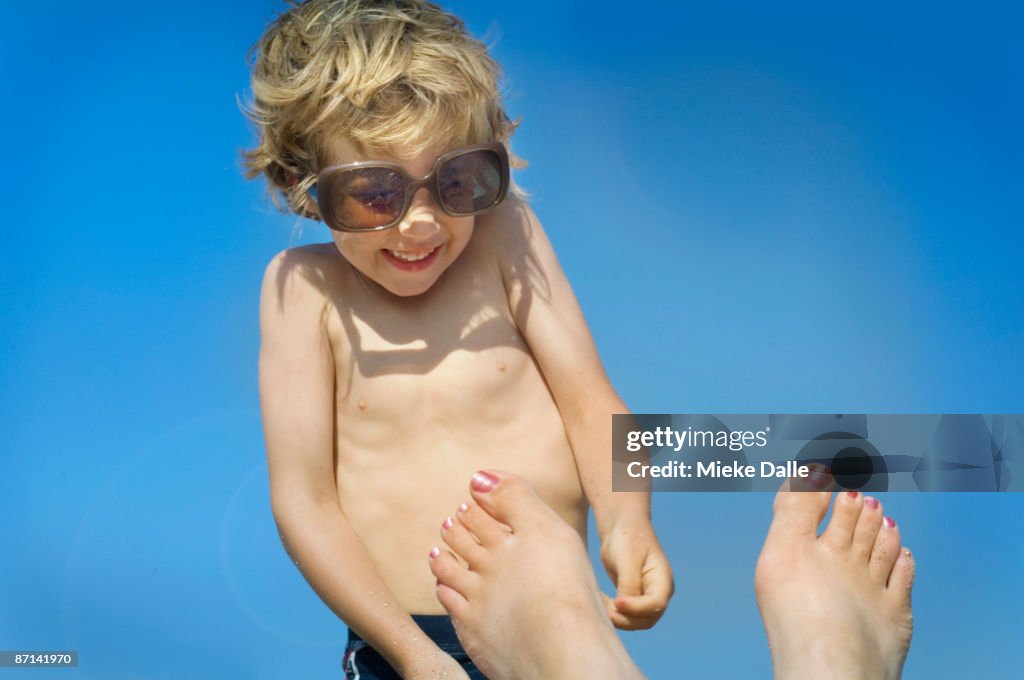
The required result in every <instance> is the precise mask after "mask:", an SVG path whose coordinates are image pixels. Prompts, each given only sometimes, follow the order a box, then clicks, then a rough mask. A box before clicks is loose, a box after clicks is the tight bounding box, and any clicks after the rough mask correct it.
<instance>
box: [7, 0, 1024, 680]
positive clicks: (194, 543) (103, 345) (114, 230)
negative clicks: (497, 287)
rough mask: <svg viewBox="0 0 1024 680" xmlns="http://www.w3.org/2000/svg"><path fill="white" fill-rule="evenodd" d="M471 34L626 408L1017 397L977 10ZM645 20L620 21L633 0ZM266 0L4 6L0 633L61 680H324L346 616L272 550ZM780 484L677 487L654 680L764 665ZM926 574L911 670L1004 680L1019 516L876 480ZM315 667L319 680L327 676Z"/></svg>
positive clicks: (512, 11) (1006, 404)
mask: <svg viewBox="0 0 1024 680" xmlns="http://www.w3.org/2000/svg"><path fill="white" fill-rule="evenodd" d="M446 6H447V7H449V8H450V9H452V10H453V11H455V12H456V13H457V14H459V15H460V16H462V17H464V18H465V19H466V22H467V25H468V26H469V28H470V29H471V30H472V31H473V32H474V33H475V34H476V35H480V36H484V37H486V38H487V39H488V40H489V41H490V42H492V43H493V44H494V54H495V56H496V57H497V58H498V59H499V61H500V62H501V63H502V64H503V66H504V68H505V71H506V75H507V82H506V91H507V105H508V108H509V110H510V112H511V113H512V115H513V116H514V117H521V118H522V124H521V126H520V129H519V131H518V133H517V134H516V137H515V139H514V140H513V148H514V149H515V150H516V151H517V152H518V153H519V154H521V155H522V156H524V157H526V158H527V159H528V160H529V161H530V166H529V168H527V169H526V170H524V171H521V172H520V173H519V175H518V180H519V181H520V182H521V183H522V184H523V185H524V186H525V187H526V188H527V189H529V190H530V191H531V192H532V193H533V195H534V199H533V203H534V207H535V209H536V211H537V213H538V215H539V217H540V219H541V220H542V221H543V223H544V224H545V227H546V229H547V231H548V233H549V235H550V237H551V239H552V241H553V243H554V245H555V248H556V250H557V252H558V253H559V257H560V259H561V262H562V265H563V267H564V268H565V270H566V271H567V273H568V275H569V277H570V280H571V281H572V282H573V285H574V288H575V290H576V293H577V295H578V297H579V299H580V302H581V304H582V306H583V309H584V312H585V313H586V315H587V319H588V322H589V323H590V326H591V330H592V331H593V333H594V336H595V339H596V341H597V344H598V347H599V349H600V350H601V354H602V357H603V359H604V361H605V364H606V367H607V369H608V372H609V374H610V376H611V378H612V381H613V383H614V384H615V386H616V387H617V389H618V390H619V392H620V393H621V395H622V396H623V398H624V399H625V400H626V402H627V403H628V404H629V405H630V407H631V408H633V409H634V410H636V411H638V412H665V413H669V412H681V413H688V412H692V413H730V412H731V413H743V412H751V413H769V412H825V413H832V412H856V411H866V412H876V413H877V412H883V413H884V412H924V413H928V412H944V413H958V412H980V413H998V412H1004V413H1021V412H1024V392H1022V389H1021V385H1024V297H1022V295H1021V290H1022V284H1024V274H1022V267H1021V264H1020V262H1021V242H1022V239H1021V236H1020V234H1021V227H1022V226H1024V225H1022V217H1021V215H1022V200H1024V199H1022V194H1021V192H1020V186H1021V185H1022V183H1024V182H1022V180H1024V177H1022V170H1021V167H1022V166H1021V164H1020V158H1021V156H1022V152H1024V136H1022V134H1021V132H1020V128H1019V121H1020V120H1024V95H1022V92H1024V88H1022V87H1021V76H1020V74H1021V73H1022V72H1024V50H1022V49H1021V47H1020V41H1019V40H1018V38H1019V35H1020V32H1021V28H1022V21H1021V19H1022V16H1021V11H1020V10H1019V9H1014V8H1010V7H1009V6H1008V4H1006V5H1004V4H988V3H983V4H982V5H981V6H979V7H971V8H970V9H967V8H965V7H964V6H960V5H953V4H946V3H901V4H899V5H898V6H893V5H891V4H883V3H877V2H868V3H861V4H858V5H857V6H856V7H850V8H836V7H833V6H830V5H828V4H824V5H823V4H821V3H796V2H787V3H781V4H780V3H775V4H773V5H765V4H763V3H759V4H755V3H739V2H723V3H714V4H709V3H697V4H693V5H692V6H691V5H690V4H688V3H668V2H666V3H648V4H646V5H643V6H642V9H638V10H636V11H634V12H632V13H629V12H626V11H625V10H624V9H623V8H622V6H621V5H618V4H616V5H615V6H612V5H611V4H608V5H605V4H603V3H582V2H575V3H574V2H532V1H531V2H517V3H503V4H492V3H474V2H469V1H468V0H466V1H460V2H455V3H448V4H446ZM638 7H639V6H638ZM280 8H281V5H279V4H278V3H270V2H244V3H243V2H221V3H199V4H192V5H187V4H186V5H182V4H163V5H160V4H157V5H152V4H141V3H132V4H127V3H121V2H111V3H103V4H99V3H86V2H79V3H72V2H63V3H56V4H54V3H50V4H47V5H45V6H42V5H32V4H29V3H20V4H18V5H16V6H5V7H4V8H3V9H2V10H0V26H2V28H0V31H2V32H3V36H2V37H3V40H0V55H2V59H3V63H4V64H5V65H7V66H8V67H7V68H5V69H4V70H3V71H4V73H3V76H2V77H3V79H4V86H5V91H6V92H7V93H8V94H7V96H6V98H5V101H6V103H7V105H6V106H4V107H2V109H0V117H2V121H3V128H4V130H5V131H6V145H7V148H8V150H9V161H8V163H6V164H4V168H3V170H2V171H0V172H3V175H4V186H5V187H7V189H8V191H9V195H8V199H7V201H6V209H7V217H6V219H4V220H3V221H2V223H0V231H2V235H3V242H4V244H5V245H4V247H2V248H0V291H2V298H0V301H2V305H3V309H4V312H5V313H4V323H3V324H0V385H3V389H2V390H0V425H2V426H3V431H4V432H5V433H6V434H7V437H6V443H5V445H4V446H3V447H0V456H2V459H0V460H2V462H3V468H2V469H3V472H4V474H3V475H0V517H3V518H4V522H3V524H4V526H5V534H6V536H7V545H6V548H7V549H6V550H5V551H4V557H3V559H0V601H2V602H3V606H2V607H0V648H2V649H17V648H45V649H54V648H70V649H77V650H78V651H79V652H80V656H81V660H82V662H81V667H80V668H79V670H78V671H77V672H76V675H77V676H79V677H83V678H85V677H89V678H92V677H96V678H106V677H144V678H164V677H166V678H178V677H184V676H187V677H252V678H277V677H296V676H299V677H320V676H326V675H328V674H335V673H336V672H337V670H338V664H339V661H340V650H341V646H342V643H343V638H344V627H343V625H342V624H341V623H340V622H339V621H337V620H336V619H335V618H334V617H333V616H332V615H331V614H330V612H328V611H327V609H326V607H324V606H323V605H322V604H321V603H320V601H319V600H318V599H317V598H316V596H315V595H314V594H313V593H312V591H311V590H310V589H309V587H308V586H307V585H306V583H305V582H304V581H303V580H302V578H301V576H300V575H299V574H298V572H297V570H296V569H295V568H294V566H293V565H292V564H291V563H290V561H289V560H288V559H287V556H286V555H285V554H284V551H283V550H282V549H281V547H280V543H279V541H278V538H277V535H276V531H275V529H274V525H273V521H272V518H271V515H270V510H269V504H268V496H267V493H268V492H267V480H266V466H265V463H264V459H263V444H262V435H261V430H260V420H259V411H258V407H259V404H258V395H257V391H256V355H257V350H258V340H259V339H258V328H257V303H258V293H259V283H260V277H261V274H262V271H263V267H264V266H265V264H266V262H267V261H268V260H269V258H270V257H271V256H272V255H273V254H274V253H276V252H277V251H279V250H281V249H282V248H285V247H288V246H289V245H296V244H299V243H310V242H317V241H322V240H325V239H326V238H327V234H326V232H325V231H324V228H323V227H322V226H320V225H317V224H314V223H311V222H302V221H299V220H297V219H296V218H294V217H288V216H284V215H280V214H278V213H276V212H275V211H274V210H273V209H272V208H271V207H270V205H269V203H268V202H267V201H266V199H265V197H264V194H263V187H262V185H261V184H258V183H250V182H246V181H244V180H243V179H242V177H241V174H240V171H239V161H238V153H239V150H240V149H242V148H244V147H245V146H247V145H249V144H250V143H251V142H252V139H253V137H252V132H251V130H250V129H249V128H248V127H247V125H246V123H245V121H244V120H243V117H242V116H241V114H240V112H239V109H238V104H237V100H236V97H239V96H242V97H244V94H245V89H246V87H247V71H246V64H245V60H244V56H245V53H246V50H247V49H248V47H249V46H250V45H251V44H252V43H253V42H255V40H256V39H257V37H258V36H259V34H260V32H261V31H262V28H263V26H264V25H265V23H266V22H267V21H268V20H269V19H270V18H271V17H272V16H273V14H274V13H275V12H276V11H278V10H279V9H280ZM770 500H771V499H770V496H767V495H760V494H748V495H733V494H701V495H690V494H686V495H684V494H664V495H660V496H658V497H657V498H656V499H655V518H656V520H655V521H656V526H657V528H658V530H659V533H660V535H661V536H662V540H663V542H664V543H665V547H666V550H667V552H668V553H669V557H670V559H671V560H672V562H673V564H674V566H675V569H676V571H677V574H678V584H679V589H678V593H677V595H676V598H675V600H674V602H673V605H672V607H671V608H670V610H669V612H668V613H667V615H666V616H665V618H664V619H663V621H662V622H661V623H660V624H659V625H658V626H657V627H656V628H655V629H654V630H652V631H649V632H644V633H633V634H628V635H626V636H625V639H626V641H627V644H628V646H629V648H630V650H631V651H632V652H633V653H634V655H635V657H636V658H637V659H638V660H639V662H640V664H641V666H642V667H643V668H644V669H645V670H646V671H647V672H648V673H649V674H650V676H651V677H652V678H676V677H681V674H682V673H683V672H684V671H685V672H687V673H688V674H690V675H692V676H693V677H723V678H724V677H765V676H766V675H767V673H768V669H769V658H768V652H767V648H766V645H765V643H764V639H763V634H762V632H761V630H760V622H759V619H758V616H757V611H756V607H755V605H754V600H753V588H752V584H751V580H752V579H751V574H752V568H753V562H754V559H755V557H756V554H757V552H758V550H759V547H760V542H761V540H762V538H763V534H764V529H765V527H766V526H767V522H768V520H769V511H770ZM882 501H883V503H885V505H886V508H887V509H888V511H889V513H890V514H892V515H893V516H894V517H896V519H897V520H898V521H899V523H900V527H901V529H902V530H903V534H904V537H905V541H906V543H907V545H909V546H910V547H911V548H913V550H914V552H915V555H916V557H917V559H918V563H919V578H918V585H917V589H916V593H915V609H916V614H917V629H916V633H915V637H914V643H913V647H912V650H911V654H910V659H909V661H908V664H907V672H906V675H905V677H907V678H926V677H927V678H933V677H961V676H964V675H967V674H968V673H969V674H971V675H973V676H974V677H984V678H1010V677H1017V676H1019V675H1020V673H1021V669H1022V668H1024V660H1022V659H1021V655H1020V654H1021V653H1020V650H1019V641H1020V631H1021V630H1022V626H1024V613H1022V612H1024V585H1022V583H1021V580H1020V573H1021V570H1022V568H1024V545H1022V543H1021V541H1020V537H1021V536H1022V535H1024V496H1022V495H1020V494H1006V495H1002V496H998V495H983V494H931V495H928V494H917V495H898V494H889V495H885V496H883V498H882ZM335 677H336V676H335Z"/></svg>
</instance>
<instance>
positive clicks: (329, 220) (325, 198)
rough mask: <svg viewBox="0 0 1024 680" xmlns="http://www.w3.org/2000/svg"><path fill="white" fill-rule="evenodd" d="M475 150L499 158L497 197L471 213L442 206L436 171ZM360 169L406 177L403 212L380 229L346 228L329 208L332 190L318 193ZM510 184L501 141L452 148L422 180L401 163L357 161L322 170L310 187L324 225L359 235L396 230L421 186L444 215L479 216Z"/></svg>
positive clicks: (497, 201)
mask: <svg viewBox="0 0 1024 680" xmlns="http://www.w3.org/2000/svg"><path fill="white" fill-rule="evenodd" d="M475 151H492V152H494V155H495V156H497V158H498V166H499V167H498V171H499V172H500V173H501V186H500V187H499V189H498V195H497V197H496V198H495V200H494V201H493V202H492V203H491V204H490V205H488V206H487V207H485V208H481V209H479V210H473V211H471V212H465V213H461V212H452V211H450V210H448V208H447V207H445V205H444V201H442V200H441V196H440V193H441V192H440V189H439V188H438V184H437V172H438V170H439V169H440V168H441V166H442V165H444V164H445V163H447V162H448V161H450V160H452V159H453V158H457V157H459V156H463V155H466V154H469V153H473V152H475ZM362 168H384V169H387V170H395V171H397V172H398V173H399V174H400V175H401V176H402V177H404V178H405V181H406V185H405V202H404V204H403V205H402V210H401V211H400V212H399V213H398V217H396V218H395V219H394V220H392V221H391V222H388V223H387V224H384V225H381V226H379V227H349V226H346V225H344V224H342V223H341V222H340V221H339V220H338V219H337V218H336V217H335V216H334V210H333V208H332V206H331V193H332V192H331V190H330V189H329V188H328V190H327V191H318V190H317V187H321V186H322V187H331V186H332V184H331V180H332V179H333V178H334V177H335V176H337V175H338V174H340V173H343V172H348V171H350V170H359V169H362ZM509 183H510V178H509V161H508V151H506V150H505V145H504V144H502V143H501V142H490V143H486V144H473V145H471V146H464V147H461V148H459V149H454V150H452V151H449V152H448V153H445V154H443V155H441V156H438V157H437V159H436V160H435V161H434V165H433V166H432V167H431V168H430V172H429V173H427V174H426V176H424V177H419V178H417V177H412V176H411V175H409V173H408V172H407V171H406V170H405V168H404V167H402V165H401V164H400V163H393V162H390V161H357V162H355V163H345V164H343V165H332V166H329V167H326V168H324V169H323V170H321V171H320V173H319V174H318V175H317V180H316V184H315V185H314V186H313V187H311V188H310V190H309V191H310V194H311V195H312V196H313V198H314V199H316V203H317V207H318V208H319V209H320V217H321V219H323V221H324V224H326V225H327V226H328V227H330V228H331V229H333V230H335V231H346V232H353V233H362V232H368V231H384V230H385V229H391V228H393V227H395V226H396V225H397V224H398V223H399V222H401V221H402V219H404V218H405V216H406V215H407V214H408V213H409V206H410V205H411V204H412V197H413V196H415V195H416V192H417V191H419V190H420V189H421V188H422V187H426V188H427V189H428V190H429V191H430V195H431V196H433V198H434V203H435V204H436V205H437V207H438V208H440V209H441V210H442V211H443V212H444V213H445V214H446V215H451V216H452V217H469V216H470V215H479V214H480V213H483V212H487V211H488V210H490V209H491V208H494V207H495V206H497V205H498V204H500V203H501V202H502V201H504V200H505V196H506V194H507V193H508V187H509Z"/></svg>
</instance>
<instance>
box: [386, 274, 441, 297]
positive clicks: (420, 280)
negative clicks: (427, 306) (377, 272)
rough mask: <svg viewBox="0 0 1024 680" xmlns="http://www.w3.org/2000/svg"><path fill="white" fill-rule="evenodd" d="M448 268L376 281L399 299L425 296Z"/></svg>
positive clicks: (399, 275)
mask: <svg viewBox="0 0 1024 680" xmlns="http://www.w3.org/2000/svg"><path fill="white" fill-rule="evenodd" d="M445 269H446V268H440V267H438V268H437V269H436V270H433V271H425V272H420V273H417V274H403V273H399V274H398V275H397V276H389V277H387V278H386V279H385V280H381V279H375V281H376V283H377V285H378V286H380V287H381V288H383V289H384V290H386V291H387V292H389V293H391V294H392V295H396V296H398V297H416V296H417V295H423V294H424V293H426V292H427V291H428V290H430V289H431V288H433V287H434V285H435V284H436V283H437V281H438V279H440V278H441V275H442V274H444V272H445Z"/></svg>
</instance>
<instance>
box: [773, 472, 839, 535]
mask: <svg viewBox="0 0 1024 680" xmlns="http://www.w3.org/2000/svg"><path fill="white" fill-rule="evenodd" d="M831 487H832V480H831V476H830V475H829V474H828V472H827V471H822V470H821V469H820V468H819V469H818V470H817V471H815V472H812V473H811V476H810V477H809V478H808V479H799V478H792V479H788V480H786V481H785V482H783V484H782V488H780V489H779V492H778V493H777V494H776V495H775V506H774V511H775V515H774V517H773V518H772V525H771V528H770V529H769V530H768V541H777V540H784V539H787V538H790V537H811V538H813V537H815V536H816V535H817V532H818V525H819V524H821V520H822V518H823V517H825V512H826V511H828V503H829V499H830V498H831V497H832V491H831V490H830V489H831Z"/></svg>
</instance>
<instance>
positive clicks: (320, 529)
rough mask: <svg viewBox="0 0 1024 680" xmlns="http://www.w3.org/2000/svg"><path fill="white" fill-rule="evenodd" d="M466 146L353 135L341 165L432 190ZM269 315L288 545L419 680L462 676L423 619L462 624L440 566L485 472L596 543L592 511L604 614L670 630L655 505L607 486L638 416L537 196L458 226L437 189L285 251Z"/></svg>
mask: <svg viewBox="0 0 1024 680" xmlns="http://www.w3.org/2000/svg"><path fill="white" fill-rule="evenodd" d="M459 146H460V145H458V144H456V145H454V146H446V145H435V146H433V147H430V148H427V149H426V150H424V151H423V152H422V153H418V154H415V155H414V156H413V157H411V158H409V157H406V156H407V155H406V154H403V153H401V150H400V149H398V150H395V153H390V154H380V155H374V156H373V157H371V158H367V157H365V156H364V155H362V154H360V153H359V152H358V150H357V149H356V148H355V147H354V146H352V145H351V144H349V143H348V142H346V141H344V140H341V139H338V140H335V141H334V142H333V143H332V144H331V145H330V146H329V148H328V149H327V151H328V158H327V159H326V160H327V161H328V162H329V163H330V164H332V165H335V164H345V163H352V162H357V161H366V160H373V161H391V162H398V163H400V164H401V165H402V167H403V168H404V170H405V172H407V173H408V174H409V175H410V176H411V177H414V178H419V177H423V176H425V175H427V174H428V173H429V172H430V171H431V169H432V168H433V166H434V162H435V160H436V159H437V157H438V156H439V155H441V154H444V153H447V152H448V151H451V150H452V149H453V148H459ZM371 204H372V202H371ZM427 253H429V254H430V255H429V257H426V258H424V259H419V260H418V261H411V262H410V261H407V260H409V259H414V260H415V259H416V257H417V256H419V255H424V254H427ZM260 315H261V351H260V398H261V402H262V406H263V422H264V433H265V438H266V442H267V460H268V467H269V471H270V488H271V500H272V504H273V508H274V517H275V520H276V521H277V524H278V528H279V530H280V533H281V537H282V540H283V542H284V544H285V547H286V548H287V549H288V550H289V553H290V554H291V555H292V556H293V557H294V558H295V560H296V562H297V564H298V566H299V569H300V570H301V571H302V573H303V576H304V577H305V578H306V579H307V580H308V581H309V583H310V584H311V585H312V586H313V588H314V589H315V590H316V592H317V594H318V595H319V596H320V597H321V599H322V600H323V601H324V602H325V603H326V604H327V605H328V606H329V607H331V609H332V610H333V611H334V612H336V613H337V615H338V616H339V617H340V618H341V619H343V620H344V621H345V622H346V623H347V624H348V625H349V626H350V627H351V628H352V629H353V630H355V631H356V632H358V633H359V635H360V636H361V637H362V638H363V639H365V640H367V641H368V642H369V643H370V644H371V645H372V646H373V647H374V648H376V649H377V650H378V651H379V652H380V653H381V654H382V655H383V656H384V657H385V658H386V659H387V660H388V662H389V663H391V665H392V666H394V667H395V668H396V669H397V670H399V672H400V673H401V674H402V675H403V677H426V678H434V677H441V673H442V672H446V673H449V675H448V676H446V677H449V678H457V677H460V676H459V674H458V672H456V671H455V670H454V669H452V668H451V667H450V665H451V663H453V662H451V657H448V656H447V655H445V654H443V653H442V652H441V651H440V649H439V648H437V646H436V645H434V644H433V643H432V642H430V641H429V640H428V639H425V638H424V637H423V635H422V631H420V630H419V629H418V628H417V627H416V625H415V623H414V622H413V620H412V619H411V618H410V616H409V614H444V613H445V612H444V608H443V607H442V606H441V604H440V603H439V602H438V600H437V596H436V589H435V582H436V579H435V577H434V575H433V574H431V573H430V570H429V568H428V565H427V563H426V561H425V559H424V558H425V556H426V555H427V553H428V552H429V551H430V549H431V547H432V546H433V545H434V544H435V543H436V542H437V535H438V529H439V519H438V518H443V517H444V516H445V515H446V514H447V513H448V512H450V509H451V508H453V507H457V506H458V505H459V504H460V503H461V502H462V501H463V500H465V497H466V487H465V480H466V479H467V478H468V477H469V476H470V475H472V473H473V472H474V471H476V470H478V469H481V468H495V469H502V470H507V471H509V472H511V473H514V474H517V475H519V476H521V477H522V478H524V479H525V480H527V481H528V482H529V483H530V484H532V485H533V486H534V487H535V488H536V490H537V494H538V495H539V497H540V498H541V499H543V501H544V502H545V503H547V504H548V505H549V506H550V507H551V508H552V509H553V510H554V512H555V513H556V514H557V515H558V516H559V517H560V518H561V520H562V521H564V522H566V523H567V524H568V526H569V527H571V528H572V530H574V531H575V532H576V534H577V535H579V536H581V537H585V536H586V527H587V510H588V500H589V501H590V504H591V505H592V506H593V508H594V515H595V519H596V523H597V527H598V532H599V534H600V538H601V548H602V557H603V560H604V562H605V565H606V566H607V568H608V569H609V571H610V572H611V573H613V574H614V577H613V582H615V584H616V586H617V597H616V598H615V600H614V601H608V602H606V603H605V604H606V607H607V611H606V615H607V616H608V617H609V618H610V619H611V621H612V622H613V623H614V624H615V625H617V626H620V627H623V628H646V627H650V626H652V625H654V623H655V622H656V621H657V620H658V618H660V616H661V615H662V613H663V612H664V610H665V607H666V606H667V603H668V599H669V597H670V596H671V593H672V577H671V570H670V568H669V566H668V562H667V560H666V559H665V556H664V553H663V551H662V550H661V547H660V545H659V543H658V540H657V538H656V537H655V535H654V531H653V528H652V527H651V523H650V515H649V507H650V506H649V502H650V501H649V496H648V495H647V494H644V493H639V492H638V493H630V494H612V493H611V489H610V486H611V484H610V480H611V459H610V456H608V455H607V452H608V451H609V450H610V448H611V441H610V436H611V432H610V428H609V427H608V426H607V424H608V422H609V418H610V415H611V414H612V413H622V412H625V411H626V407H625V405H624V404H623V403H622V401H621V399H619V397H618V395H617V394H616V393H615V391H614V389H613V388H612V386H611V384H610V383H609V381H608V378H607V376H606V374H605V372H604V369H603V367H602V366H601V362H600V358H599V356H598V354H597V350H596V348H595V347H594V343H593V340H592V338H591V336H590V333H589V331H588V329H587V327H586V323H585V321H584V319H583V315H582V313H581V311H580V309H579V306H578V304H577V302H576V299H575V296H574V295H573V292H572V289H571V287H570V286H569V283H568V281H567V279H566V278H565V275H564V273H563V272H562V270H561V267H560V266H559V264H558V260H557V258H556V257H555V254H554V251H553V250H552V248H551V244H550V243H549V241H548V239H547V236H546V234H545V233H544V230H543V228H542V227H541V225H540V223H539V221H538V220H537V218H536V216H535V215H534V214H533V212H532V210H530V208H529V206H528V205H527V204H526V203H525V202H523V201H521V200H519V199H516V198H515V197H512V196H510V197H509V198H507V199H506V200H505V201H504V202H503V203H502V204H501V205H499V206H497V207H496V208H494V209H493V210H491V211H489V212H486V213H484V214H481V215H478V216H475V217H474V216H471V217H452V216H450V215H447V214H446V213H445V212H444V211H442V210H441V209H440V208H439V207H438V206H437V205H436V204H435V202H434V198H433V196H432V195H431V193H430V191H428V190H427V189H425V188H424V189H420V190H419V191H417V192H416V194H415V195H414V197H413V198H412V201H411V206H410V209H409V212H408V213H407V214H406V215H405V217H404V218H403V219H402V220H401V222H400V223H398V224H397V225H396V226H395V227H394V228H391V229H386V230H382V231H372V232H365V233H351V232H337V231H332V232H331V241H330V242H328V243H324V244H317V245H312V246H306V247H302V248H293V249H290V250H287V251H285V252H284V253H281V254H280V255H279V256H278V257H276V258H274V260H273V261H272V262H271V264H270V265H269V266H268V268H267V272H266V275H265V277H264V285H263V294H262V298H261V308H260Z"/></svg>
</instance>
